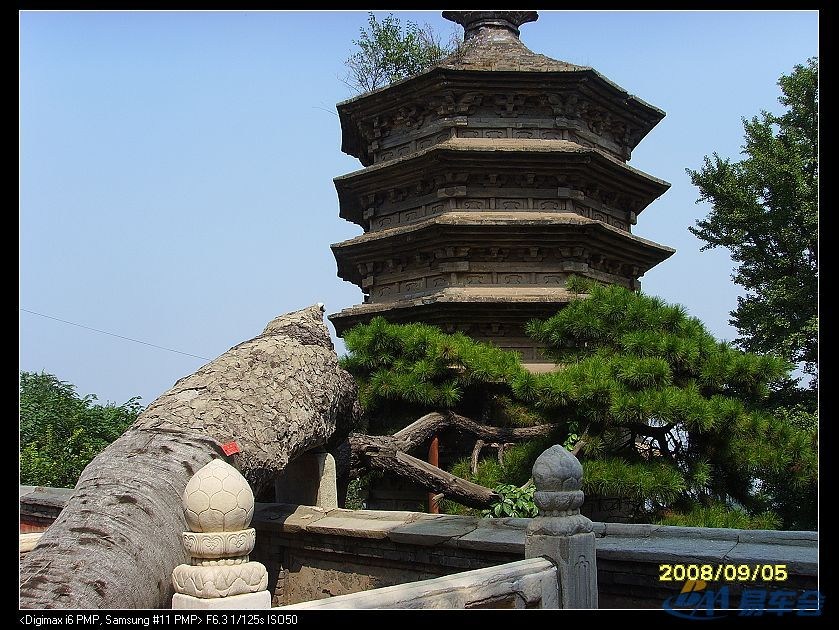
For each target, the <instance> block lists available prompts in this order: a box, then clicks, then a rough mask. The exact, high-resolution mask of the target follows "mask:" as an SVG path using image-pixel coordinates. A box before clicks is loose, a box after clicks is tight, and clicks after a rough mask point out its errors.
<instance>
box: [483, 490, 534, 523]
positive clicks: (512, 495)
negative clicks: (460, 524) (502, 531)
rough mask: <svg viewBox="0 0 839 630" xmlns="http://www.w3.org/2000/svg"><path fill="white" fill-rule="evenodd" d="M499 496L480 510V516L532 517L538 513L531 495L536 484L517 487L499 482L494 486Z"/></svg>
mask: <svg viewBox="0 0 839 630" xmlns="http://www.w3.org/2000/svg"><path fill="white" fill-rule="evenodd" d="M494 490H495V492H497V493H498V495H499V496H500V497H501V498H500V499H499V500H498V501H496V502H495V503H493V504H492V506H490V508H489V509H486V510H482V511H481V516H484V517H486V518H506V517H512V518H533V517H534V516H538V515H539V508H538V507H536V502H535V501H534V499H533V495H534V493H535V492H536V486H534V485H533V484H530V485H527V486H525V487H522V488H519V487H518V486H515V485H511V484H499V485H497V486H495V488H494Z"/></svg>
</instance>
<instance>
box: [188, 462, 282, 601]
mask: <svg viewBox="0 0 839 630" xmlns="http://www.w3.org/2000/svg"><path fill="white" fill-rule="evenodd" d="M183 505H184V515H185V516H186V523H187V526H188V527H189V528H190V529H191V530H192V531H189V532H184V533H183V545H184V549H185V550H186V552H187V554H189V556H190V562H191V564H179V565H178V566H176V567H175V570H174V571H172V583H173V584H174V586H175V591H177V592H176V593H175V595H174V596H173V597H172V608H205V609H206V608H228V609H230V608H240V609H256V608H260V609H262V608H270V607H271V594H270V593H269V592H268V591H267V590H266V588H267V586H268V571H267V570H266V568H265V566H264V565H262V564H261V563H259V562H250V561H249V558H248V554H249V553H250V552H251V550H253V546H254V543H255V542H256V530H255V529H253V528H248V525H250V522H251V518H252V517H253V508H254V498H253V491H252V490H251V487H250V485H249V484H248V482H247V481H246V480H245V478H244V477H243V476H242V475H241V474H240V473H239V471H238V470H236V469H235V468H233V466H231V465H230V464H228V463H227V462H225V461H223V460H221V459H214V460H213V461H211V462H210V463H209V464H207V465H206V466H204V467H203V468H201V469H200V470H199V471H198V472H197V473H195V475H194V476H193V477H192V479H190V480H189V483H188V484H187V485H186V488H185V489H184V494H183Z"/></svg>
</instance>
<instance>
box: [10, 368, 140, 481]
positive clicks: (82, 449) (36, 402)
mask: <svg viewBox="0 0 839 630" xmlns="http://www.w3.org/2000/svg"><path fill="white" fill-rule="evenodd" d="M95 401H96V396H95V395H93V394H88V395H87V396H84V397H80V396H79V395H78V394H77V393H76V390H75V387H74V386H73V385H72V384H70V383H67V382H64V381H60V380H58V378H56V377H55V376H53V375H52V374H46V373H34V372H21V373H20V483H22V484H24V485H33V486H53V487H57V488H72V487H73V486H75V485H76V481H78V478H79V476H80V475H81V473H82V470H84V467H85V466H87V465H88V463H90V461H91V460H92V459H93V458H94V457H96V455H98V454H99V453H100V452H101V451H102V449H104V448H105V447H106V446H107V445H108V444H110V443H111V442H113V441H114V440H115V439H117V438H118V437H119V436H120V435H122V433H123V432H124V431H125V429H127V428H128V427H129V426H130V425H131V424H132V423H133V422H134V421H135V420H136V419H137V416H138V415H139V414H140V411H141V410H142V406H141V405H140V403H139V402H138V401H139V397H135V398H131V399H130V400H128V401H127V402H125V403H123V404H122V405H115V404H112V403H108V404H106V405H99V404H96V402H95Z"/></svg>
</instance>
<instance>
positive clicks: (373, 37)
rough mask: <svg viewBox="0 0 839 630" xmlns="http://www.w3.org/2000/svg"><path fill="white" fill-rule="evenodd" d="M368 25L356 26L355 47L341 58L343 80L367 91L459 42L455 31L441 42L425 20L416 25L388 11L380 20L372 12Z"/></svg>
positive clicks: (420, 68)
mask: <svg viewBox="0 0 839 630" xmlns="http://www.w3.org/2000/svg"><path fill="white" fill-rule="evenodd" d="M367 24H368V27H369V28H368V29H365V28H362V29H360V37H359V39H356V40H353V44H354V45H355V46H356V47H357V48H358V50H356V51H355V52H354V53H353V54H352V55H350V57H349V58H348V59H347V60H346V61H345V62H344V64H345V65H346V67H347V72H348V74H347V78H346V83H347V84H348V85H349V86H350V87H352V88H353V89H355V90H356V91H358V92H369V91H370V90H375V89H376V88H380V87H383V86H385V85H388V84H390V83H393V82H394V81H398V80H400V79H404V78H406V77H409V76H412V75H414V74H418V73H420V72H422V71H423V70H425V69H426V68H428V67H430V66H431V65H433V64H435V63H437V62H438V61H440V60H441V59H443V58H444V57H446V56H448V55H449V54H450V53H452V52H453V51H454V50H455V49H456V48H457V45H458V43H459V40H458V39H457V37H456V36H455V35H452V36H451V37H450V38H449V41H448V42H447V43H443V41H442V39H441V37H440V35H438V34H437V33H435V32H434V30H433V29H432V28H431V26H429V25H428V24H426V25H424V26H422V27H420V26H418V25H417V24H416V23H414V22H411V21H408V22H406V24H405V27H404V28H403V27H402V22H401V20H400V19H399V18H397V17H394V16H393V14H392V13H391V14H389V15H388V16H387V17H386V18H384V19H383V20H382V21H381V22H379V21H378V20H377V19H376V16H375V15H373V13H370V14H369V15H368V18H367Z"/></svg>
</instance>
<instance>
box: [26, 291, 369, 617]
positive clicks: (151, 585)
mask: <svg viewBox="0 0 839 630" xmlns="http://www.w3.org/2000/svg"><path fill="white" fill-rule="evenodd" d="M358 413H359V408H358V403H357V400H356V387H355V384H354V382H353V380H352V377H351V376H350V375H349V374H348V373H347V372H345V371H344V370H342V369H340V368H339V366H338V359H337V356H336V355H335V351H334V349H333V347H332V342H331V340H330V337H329V333H328V331H327V329H326V326H325V325H324V323H323V310H322V307H321V306H320V305H315V306H312V307H309V308H306V309H303V310H300V311H295V312H293V313H289V314H287V315H282V316H280V317H278V318H276V319H275V320H273V321H272V322H270V323H269V324H268V326H267V327H266V328H265V330H264V331H263V332H262V334H261V335H259V336H257V337H255V338H254V339H251V340H249V341H245V342H243V343H241V344H239V345H237V346H235V347H233V348H231V349H230V350H228V351H227V352H225V353H224V354H222V355H221V356H219V357H218V358H216V359H215V360H213V361H211V362H210V363H208V364H206V365H204V366H203V367H201V368H200V369H199V370H198V371H197V372H195V373H194V374H192V375H190V376H187V377H185V378H182V379H180V380H179V381H178V382H177V383H175V385H174V386H173V387H172V388H171V389H170V390H169V391H167V392H166V393H164V394H163V395H162V396H160V398H158V399H157V400H155V401H154V402H153V403H151V404H150V405H149V406H148V408H147V409H146V410H145V411H143V413H142V414H141V415H140V417H139V418H138V419H137V421H136V422H135V423H134V424H133V425H131V427H129V428H128V430H127V431H126V432H125V433H124V434H123V435H122V436H121V437H120V438H118V439H117V440H116V441H114V442H113V443H112V444H111V445H109V446H108V447H107V448H106V449H105V450H104V451H102V453H100V454H99V455H98V456H97V457H96V458H95V459H94V460H93V461H92V462H91V463H90V464H89V465H88V466H87V467H86V468H85V470H84V471H83V472H82V475H81V477H80V478H79V481H78V483H77V484H76V488H75V491H74V493H73V495H72V497H71V498H70V499H69V501H68V503H67V505H66V507H65V508H64V510H63V511H62V512H61V515H60V516H59V517H58V519H57V520H56V521H55V523H53V524H52V525H51V526H50V527H49V528H48V529H47V530H46V532H44V535H43V536H42V538H41V540H40V542H39V544H38V545H37V546H36V547H35V549H34V550H32V551H31V552H30V553H28V554H27V555H26V557H25V558H24V559H23V560H22V562H21V574H20V579H21V583H20V606H21V607H22V608H90V609H101V608H160V607H168V606H169V605H170V602H171V597H172V594H173V587H172V580H171V575H172V570H173V569H174V568H175V566H177V565H178V564H181V563H185V562H188V559H187V556H186V554H185V552H184V550H183V546H182V545H181V533H182V532H183V531H185V530H186V529H187V527H186V522H185V519H184V515H183V507H182V504H181V495H182V493H183V490H184V488H185V487H186V484H187V482H188V481H189V479H190V478H191V477H192V475H193V474H194V473H195V472H196V471H197V470H198V469H199V468H201V467H202V466H204V465H205V464H206V463H208V462H209V461H210V460H212V459H213V458H218V457H222V458H223V457H225V455H224V453H223V451H222V450H221V444H224V443H226V442H231V441H235V442H236V443H237V444H238V446H239V448H240V450H241V453H239V454H237V455H234V456H233V463H234V464H235V465H236V466H237V467H238V468H239V470H240V471H241V472H242V474H243V475H244V476H245V477H246V478H247V479H248V481H249V482H250V483H251V485H252V486H253V489H254V493H255V494H256V495H257V496H258V495H259V492H260V489H262V488H265V487H268V486H269V485H271V484H272V483H273V479H274V477H275V476H276V474H278V473H279V472H280V471H282V470H283V468H284V467H285V466H286V464H287V463H288V462H289V461H290V460H292V459H294V457H296V456H297V455H299V454H301V453H303V452H305V451H307V450H309V449H311V448H313V447H316V446H319V445H322V444H325V443H326V442H327V440H329V438H330V437H332V436H333V435H334V434H336V433H337V434H343V435H346V434H348V433H349V431H350V430H351V429H352V427H353V426H355V422H356V419H357V418H358ZM228 461H229V460H228Z"/></svg>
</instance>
